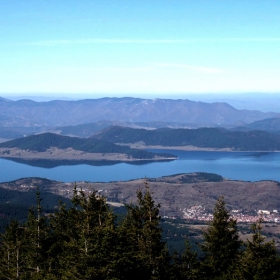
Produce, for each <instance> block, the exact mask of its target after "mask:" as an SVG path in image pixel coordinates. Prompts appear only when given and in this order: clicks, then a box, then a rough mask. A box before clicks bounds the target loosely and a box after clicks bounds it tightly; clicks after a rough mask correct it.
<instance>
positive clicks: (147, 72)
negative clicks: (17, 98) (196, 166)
mask: <svg viewBox="0 0 280 280" xmlns="http://www.w3.org/2000/svg"><path fill="white" fill-rule="evenodd" d="M249 92H250V93H252V92H263V93H280V1H279V0H262V1H259V0H227V1H225V0H211V1H209V0H148V1H147V0H141V1H138V0H133V1H132V0H127V1H126V0H34V1H33V0H14V1H11V0H0V96H12V95H19V94H25V95H46V94H48V95H64V96H68V97H71V96H74V95H77V94H83V95H88V96H137V95H141V94H146V95H153V96H159V97H160V96H163V95H168V94H169V95H170V96H172V95H174V96H175V95H176V96H180V95H182V96H183V95H184V94H186V93H191V94H199V93H200V94H202V93H203V94H213V93H215V94H220V93H221V94H233V93H249Z"/></svg>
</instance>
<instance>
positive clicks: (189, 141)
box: [94, 127, 280, 151]
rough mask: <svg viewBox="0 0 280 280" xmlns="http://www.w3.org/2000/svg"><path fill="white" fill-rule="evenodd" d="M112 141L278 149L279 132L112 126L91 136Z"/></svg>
mask: <svg viewBox="0 0 280 280" xmlns="http://www.w3.org/2000/svg"><path fill="white" fill-rule="evenodd" d="M94 137H95V138H98V139H100V140H105V141H112V142H114V143H136V142H139V141H143V142H144V143H145V144H146V145H162V146H188V145H192V146H196V147H200V148H216V149H221V148H231V149H233V150H237V151H275V150H280V136H279V135H275V134H272V133H268V132H265V131H260V130H255V131H245V132H244V131H229V130H226V129H222V128H198V129H171V128H162V129H156V130H145V129H132V128H127V127H112V128H110V129H107V130H104V131H103V132H101V133H99V134H96V135H95V136H94Z"/></svg>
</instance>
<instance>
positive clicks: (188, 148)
mask: <svg viewBox="0 0 280 280" xmlns="http://www.w3.org/2000/svg"><path fill="white" fill-rule="evenodd" d="M118 145H122V146H129V147H130V148H133V149H139V150H176V151H189V152H233V153H243V152H245V153H246V152H248V153H279V152H280V150H279V151H278V150H277V151H269V150H264V151H255V150H254V151H252V150H234V149H232V148H201V147H196V146H190V145H189V146H161V145H156V146H151V145H150V146H146V145H142V144H140V145H139V144H119V143H118Z"/></svg>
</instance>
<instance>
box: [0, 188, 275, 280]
mask: <svg viewBox="0 0 280 280" xmlns="http://www.w3.org/2000/svg"><path fill="white" fill-rule="evenodd" d="M36 198H37V206H36V207H35V208H33V209H31V210H30V211H29V214H28V218H27V221H26V222H25V223H22V224H21V223H19V222H18V221H12V222H11V223H10V224H9V226H7V228H6V230H5V232H4V233H3V234H2V235H1V246H0V258H1V260H0V279H1V280H2V279H46V280H47V279H53V280H54V279H104V280H105V279H106V280H107V279H108V280H109V279H111V280H113V279H114V280H117V279H179V280H180V279H240V280H241V279H246V280H247V279H248V280H250V279H252V280H253V279H254V280H255V279H262V280H265V279H270V280H271V279H280V258H279V254H278V252H277V250H276V248H275V244H274V242H273V241H272V242H265V239H264V237H263V236H262V235H261V220H260V221H259V222H258V223H256V224H253V226H252V231H253V235H252V238H251V239H250V240H247V241H246V242H242V241H241V240H240V239H239V232H238V228H237V223H236V220H233V219H232V218H231V217H230V215H229V211H228V210H227V208H226V206H225V201H224V199H223V198H220V199H219V200H218V201H217V203H216V205H215V208H214V218H213V220H212V222H211V223H210V224H209V226H208V228H207V230H205V231H204V233H203V235H204V241H203V242H202V243H201V244H199V247H200V250H201V252H200V253H199V254H197V252H195V251H193V249H192V247H191V244H190V241H189V239H188V238H187V239H186V246H185V249H184V252H183V253H182V254H178V253H176V252H170V251H168V249H167V247H166V243H165V241H164V240H163V238H162V229H161V227H160V219H161V218H160V216H159V209H160V205H157V204H155V202H154V200H153V198H152V195H151V192H150V190H149V187H148V184H147V183H145V188H144V189H142V190H138V191H137V203H136V204H135V205H126V210H127V212H126V214H125V215H124V216H123V217H119V216H116V215H115V214H114V212H113V211H112V209H111V208H110V207H108V205H107V203H106V199H105V198H104V197H103V196H100V195H99V194H98V192H97V191H94V192H92V193H90V194H86V193H85V192H84V191H83V190H77V188H76V187H75V188H74V192H73V198H72V204H71V205H70V206H67V205H65V204H63V203H61V204H60V206H59V208H58V210H57V211H56V212H54V213H53V214H49V215H45V214H44V211H43V209H42V206H41V199H40V193H39V192H37V194H36Z"/></svg>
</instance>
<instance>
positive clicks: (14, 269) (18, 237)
mask: <svg viewBox="0 0 280 280" xmlns="http://www.w3.org/2000/svg"><path fill="white" fill-rule="evenodd" d="M23 233H24V229H23V227H22V226H20V225H19V223H18V221H11V223H10V225H9V226H8V227H7V228H6V230H5V233H4V234H1V247H0V253H1V259H0V261H1V263H0V279H19V278H20V276H21V274H22V272H23V267H22V264H23Z"/></svg>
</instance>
